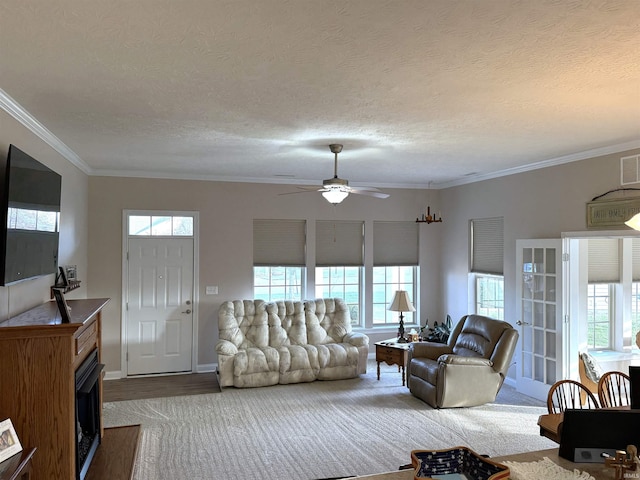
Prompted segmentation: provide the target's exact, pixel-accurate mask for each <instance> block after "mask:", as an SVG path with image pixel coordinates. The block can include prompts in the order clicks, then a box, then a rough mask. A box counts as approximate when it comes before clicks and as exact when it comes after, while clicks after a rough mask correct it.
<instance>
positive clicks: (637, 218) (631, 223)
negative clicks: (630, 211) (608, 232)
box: [624, 213, 640, 230]
mask: <svg viewBox="0 0 640 480" xmlns="http://www.w3.org/2000/svg"><path fill="white" fill-rule="evenodd" d="M624 224H625V225H627V226H628V227H631V228H633V229H634V230H640V213H636V214H635V215H634V216H633V217H631V218H630V219H629V220H627V221H626V222H624Z"/></svg>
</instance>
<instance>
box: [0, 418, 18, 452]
mask: <svg viewBox="0 0 640 480" xmlns="http://www.w3.org/2000/svg"><path fill="white" fill-rule="evenodd" d="M21 451H22V445H20V440H18V435H16V431H15V430H14V428H13V424H12V423H11V420H10V419H8V418H7V419H6V420H5V421H3V422H0V462H4V461H5V460H6V459H7V458H9V457H12V456H14V455H15V454H16V453H18V452H21Z"/></svg>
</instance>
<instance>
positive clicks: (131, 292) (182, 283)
mask: <svg viewBox="0 0 640 480" xmlns="http://www.w3.org/2000/svg"><path fill="white" fill-rule="evenodd" d="M128 247H129V248H128V250H129V255H128V258H129V260H128V282H127V285H128V291H127V309H126V315H127V322H126V330H127V331H126V338H127V374H128V375H142V374H153V373H172V372H188V371H191V370H192V365H191V363H192V360H191V359H192V348H193V335H192V332H193V304H192V302H193V268H194V265H193V252H194V244H193V239H192V238H184V239H183V238H130V239H129V244H128Z"/></svg>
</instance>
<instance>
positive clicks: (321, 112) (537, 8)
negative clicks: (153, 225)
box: [0, 0, 640, 187]
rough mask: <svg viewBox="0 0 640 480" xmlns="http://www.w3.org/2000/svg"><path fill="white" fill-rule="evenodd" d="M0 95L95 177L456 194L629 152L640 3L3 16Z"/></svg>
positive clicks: (215, 7) (300, 5) (84, 10)
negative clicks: (542, 166)
mask: <svg viewBox="0 0 640 480" xmlns="http://www.w3.org/2000/svg"><path fill="white" fill-rule="evenodd" d="M0 89H1V90H2V91H3V92H4V94H6V95H7V96H8V97H9V98H11V99H13V101H15V102H16V103H17V104H19V105H20V106H21V107H22V108H23V109H24V110H26V111H27V112H28V113H29V114H30V115H32V116H33V117H35V119H37V120H38V121H39V122H40V123H41V124H42V125H43V126H44V127H46V128H47V129H48V130H49V131H50V132H52V133H53V135H55V136H56V137H58V138H59V139H60V140H61V141H62V142H63V143H64V144H65V145H66V146H68V147H69V149H71V150H72V151H73V152H75V153H76V154H77V156H78V157H79V158H80V159H81V161H82V162H84V163H85V164H86V165H87V167H86V170H87V171H88V172H89V173H91V174H96V175H101V174H104V175H132V176H133V175H151V176H176V177H183V178H211V179H219V180H245V181H266V182H275V183H301V184H302V183H307V184H308V183H318V182H320V181H321V180H322V179H325V178H330V177H331V176H332V175H333V155H332V154H331V152H330V151H329V148H328V145H329V144H330V143H343V144H344V152H343V153H342V154H341V155H340V156H339V172H338V173H339V175H340V177H343V178H347V179H349V180H350V181H351V183H352V184H355V185H367V184H369V185H373V186H420V187H422V186H426V185H428V184H430V183H433V184H434V185H447V184H449V185H451V184H456V183H460V182H462V183H464V182H465V181H469V180H472V179H479V178H483V177H484V176H491V175H495V174H496V173H497V172H504V171H505V170H508V171H513V170H518V169H521V168H523V167H524V166H529V165H531V164H535V163H538V162H546V163H548V162H551V161H558V159H562V158H573V156H575V155H578V154H581V153H582V152H586V151H598V150H602V149H612V148H613V149H615V148H617V147H618V146H626V147H628V146H629V145H631V146H634V145H636V143H637V146H640V1H639V0H623V1H587V0H584V1H577V0H535V1H532V0H525V1H515V0H512V1H506V0H484V1H480V0H468V1H464V0H416V1H413V0H404V1H403V0H398V1H383V0H353V1H348V0H336V1H331V0H248V1H244V0H234V1H219V0H199V1H196V0H182V1H174V0H155V1H151V0H136V1H131V0H109V1H102V2H97V1H87V0H60V1H55V2H54V1H51V0H33V1H25V0H2V2H0ZM614 151H615V150H614ZM465 179H466V180H465Z"/></svg>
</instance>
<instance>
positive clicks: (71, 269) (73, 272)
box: [64, 265, 78, 282]
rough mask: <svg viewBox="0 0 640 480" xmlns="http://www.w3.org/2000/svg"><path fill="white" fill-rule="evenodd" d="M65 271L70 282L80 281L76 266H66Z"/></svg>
mask: <svg viewBox="0 0 640 480" xmlns="http://www.w3.org/2000/svg"><path fill="white" fill-rule="evenodd" d="M64 270H65V273H66V275H67V281H68V282H75V281H76V280H78V273H77V272H78V268H77V266H76V265H65V267H64Z"/></svg>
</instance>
